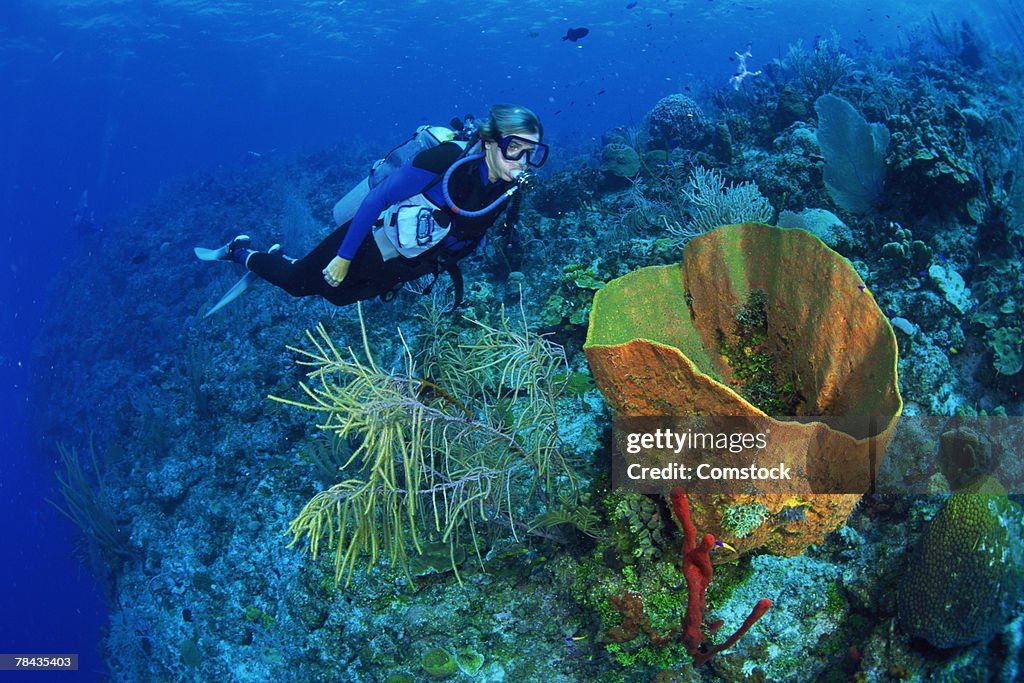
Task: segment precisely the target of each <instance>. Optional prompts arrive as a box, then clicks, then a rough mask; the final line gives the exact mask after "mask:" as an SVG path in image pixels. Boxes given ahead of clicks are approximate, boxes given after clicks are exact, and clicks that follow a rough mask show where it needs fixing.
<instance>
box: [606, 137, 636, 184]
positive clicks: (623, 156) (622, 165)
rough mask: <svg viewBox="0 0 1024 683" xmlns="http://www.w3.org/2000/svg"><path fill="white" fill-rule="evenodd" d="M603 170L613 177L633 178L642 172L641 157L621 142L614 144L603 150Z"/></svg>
mask: <svg viewBox="0 0 1024 683" xmlns="http://www.w3.org/2000/svg"><path fill="white" fill-rule="evenodd" d="M601 170H602V171H604V172H606V173H611V174H612V175H617V176H622V177H623V178H632V177H633V176H635V175H636V174H637V173H639V172H640V156H639V155H638V154H637V153H636V150H635V149H633V148H632V147H630V146H629V145H624V144H622V143H621V142H612V143H609V144H607V145H605V146H604V149H603V150H601Z"/></svg>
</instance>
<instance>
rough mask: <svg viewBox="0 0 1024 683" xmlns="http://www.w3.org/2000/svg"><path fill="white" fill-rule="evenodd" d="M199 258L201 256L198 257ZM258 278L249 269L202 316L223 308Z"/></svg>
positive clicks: (207, 315)
mask: <svg viewBox="0 0 1024 683" xmlns="http://www.w3.org/2000/svg"><path fill="white" fill-rule="evenodd" d="M200 258H202V257H200ZM207 260H212V259H207ZM258 279H259V276H258V275H257V274H256V273H253V272H251V271H250V272H248V273H246V274H245V275H243V276H242V279H240V280H239V281H238V282H236V283H235V284H233V285H231V289H229V290H228V291H226V292H224V296H222V297H221V298H220V301H218V302H217V303H215V304H214V305H213V308H211V309H210V310H208V311H207V312H206V313H205V314H204V315H203V317H204V318H208V317H209V316H211V315H213V314H214V313H216V312H217V311H219V310H220V309H222V308H224V307H225V306H227V305H228V304H229V303H231V302H232V301H234V300H235V299H237V298H238V297H240V296H242V293H243V292H244V291H245V290H247V289H249V287H251V286H252V284H253V283H254V282H256V280H258Z"/></svg>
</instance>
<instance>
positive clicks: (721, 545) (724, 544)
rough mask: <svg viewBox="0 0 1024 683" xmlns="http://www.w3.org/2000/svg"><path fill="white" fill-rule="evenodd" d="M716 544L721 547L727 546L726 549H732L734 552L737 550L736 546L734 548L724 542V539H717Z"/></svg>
mask: <svg viewBox="0 0 1024 683" xmlns="http://www.w3.org/2000/svg"><path fill="white" fill-rule="evenodd" d="M715 545H716V546H718V547H719V548H725V549H726V550H731V551H732V552H736V548H733V547H732V546H731V545H729V544H728V543H723V542H722V541H715Z"/></svg>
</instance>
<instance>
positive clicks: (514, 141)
mask: <svg viewBox="0 0 1024 683" xmlns="http://www.w3.org/2000/svg"><path fill="white" fill-rule="evenodd" d="M498 149H500V150H501V156H502V157H504V158H505V161H519V160H521V159H522V158H523V157H526V163H527V164H529V165H530V166H534V167H538V168H539V167H541V166H543V165H544V162H545V161H547V159H548V146H547V145H545V144H544V143H543V142H537V141H535V140H530V139H529V138H524V137H522V136H519V135H506V136H505V137H503V138H502V139H501V142H499V143H498Z"/></svg>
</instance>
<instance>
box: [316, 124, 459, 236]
mask: <svg viewBox="0 0 1024 683" xmlns="http://www.w3.org/2000/svg"><path fill="white" fill-rule="evenodd" d="M475 135H476V119H475V118H473V116H472V115H467V116H466V117H465V119H459V118H457V117H456V118H454V119H452V120H451V121H450V122H449V123H448V126H420V127H419V128H417V129H416V132H414V133H413V134H412V137H410V138H409V139H408V140H406V141H405V142H403V143H402V144H400V145H398V146H397V147H395V148H394V149H392V150H391V151H390V152H388V153H387V154H385V155H384V157H383V158H381V159H378V160H377V161H375V162H374V163H373V165H372V166H371V167H370V171H369V173H368V174H367V176H366V178H364V179H363V180H361V181H360V182H359V184H357V185H356V186H355V187H353V188H352V189H351V190H349V192H348V194H346V195H345V196H344V197H342V198H341V199H340V200H339V201H338V203H337V204H335V205H334V210H333V212H332V213H333V216H334V225H335V226H338V225H343V224H344V223H346V222H348V221H350V220H352V217H353V216H354V215H356V210H357V209H358V208H359V205H360V204H362V203H363V200H364V199H366V195H367V194H369V192H370V190H372V189H373V188H375V187H377V186H378V185H380V184H381V183H382V182H384V181H385V180H386V179H387V178H388V176H390V175H391V174H392V173H394V172H395V171H396V170H397V169H399V168H401V167H402V166H403V165H405V164H406V163H408V162H409V161H410V160H411V159H412V158H413V157H415V156H416V155H417V154H419V153H420V152H422V151H423V150H426V149H431V148H433V147H437V146H438V145H440V144H441V143H444V142H451V141H456V142H462V141H465V142H467V149H468V148H469V147H471V146H472V145H469V144H468V143H469V141H470V140H473V139H475Z"/></svg>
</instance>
